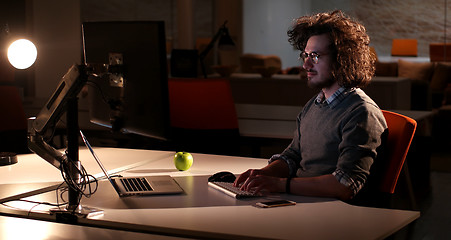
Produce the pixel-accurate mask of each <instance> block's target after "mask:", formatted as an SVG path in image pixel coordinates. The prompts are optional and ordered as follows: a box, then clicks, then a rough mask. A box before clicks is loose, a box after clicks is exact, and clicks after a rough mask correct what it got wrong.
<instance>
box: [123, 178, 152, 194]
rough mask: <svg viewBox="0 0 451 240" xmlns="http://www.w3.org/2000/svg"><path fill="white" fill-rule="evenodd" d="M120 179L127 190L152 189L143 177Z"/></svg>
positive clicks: (140, 190)
mask: <svg viewBox="0 0 451 240" xmlns="http://www.w3.org/2000/svg"><path fill="white" fill-rule="evenodd" d="M120 180H121V183H122V185H123V186H124V188H125V190H126V191H127V192H142V191H153V189H152V187H151V186H150V184H149V183H148V182H147V179H145V178H121V179H120Z"/></svg>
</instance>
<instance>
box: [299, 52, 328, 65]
mask: <svg viewBox="0 0 451 240" xmlns="http://www.w3.org/2000/svg"><path fill="white" fill-rule="evenodd" d="M322 55H327V54H322ZM320 56H321V55H319V54H318V53H316V52H311V53H307V52H301V53H300V54H299V60H301V61H302V62H304V63H305V62H306V61H307V58H310V59H311V60H312V62H313V63H314V64H318V59H319V57H320Z"/></svg>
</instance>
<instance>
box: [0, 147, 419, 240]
mask: <svg viewBox="0 0 451 240" xmlns="http://www.w3.org/2000/svg"><path fill="white" fill-rule="evenodd" d="M96 152H97V155H98V156H99V158H100V159H102V161H103V163H104V165H105V167H106V168H107V169H109V170H113V172H114V171H121V172H122V175H159V174H169V175H171V176H173V177H175V179H176V181H178V182H179V184H180V185H181V186H182V188H184V190H185V194H184V195H172V196H169V195H168V196H152V197H128V198H119V197H118V196H117V194H116V193H115V192H114V190H113V189H112V187H111V185H108V183H107V182H105V181H102V182H101V184H100V186H99V192H97V193H96V194H94V196H92V197H91V198H89V199H83V200H82V204H83V205H86V204H89V205H93V206H94V207H99V208H102V209H103V210H104V214H103V215H100V216H97V217H93V218H88V219H79V224H86V225H89V226H107V227H110V228H114V229H120V230H126V229H128V230H129V231H139V232H146V233H154V234H155V233H161V234H169V235H173V234H175V235H177V236H179V235H182V236H191V237H195V238H199V237H206V238H224V239H242V238H249V239H265V238H266V239H299V237H300V236H302V237H303V238H306V239H382V238H385V237H387V236H389V235H391V234H393V233H394V232H396V231H398V230H399V229H401V228H402V227H404V226H406V225H407V224H409V223H410V222H412V221H414V220H415V219H417V218H418V217H419V212H414V211H402V210H388V209H375V208H364V207H357V206H352V205H349V204H346V203H344V202H341V201H338V200H334V199H326V198H309V197H302V196H293V195H284V194H282V195H275V196H272V198H286V199H291V200H294V201H296V202H297V203H298V204H297V205H296V206H289V207H281V208H274V209H259V208H256V207H253V206H252V204H253V203H254V202H256V201H260V200H262V199H252V200H236V199H233V198H231V197H229V196H227V195H225V194H223V193H221V192H219V191H217V190H215V189H212V188H209V187H208V186H207V184H206V183H207V177H208V176H210V175H211V174H213V173H215V172H218V171H224V170H226V171H231V172H234V173H241V172H242V171H244V170H246V169H248V168H260V167H262V166H264V165H266V160H265V159H257V158H243V157H228V156H216V155H207V154H193V156H194V164H193V166H192V168H191V169H190V170H188V171H185V172H180V171H177V170H176V169H175V167H174V165H173V154H174V153H172V152H164V151H150V150H131V149H112V148H98V149H96ZM89 158H90V155H89V152H88V151H87V150H85V149H82V150H80V159H81V161H82V162H83V165H84V166H85V168H86V169H87V170H88V172H89V173H92V174H95V173H98V172H100V170H99V169H98V167H97V169H96V168H95V166H96V165H95V163H93V160H92V159H89ZM18 160H19V163H17V164H15V165H12V166H9V167H7V168H4V167H2V168H0V180H1V181H2V184H1V185H0V191H1V192H2V193H3V192H4V190H5V189H8V191H10V192H9V193H12V192H13V191H15V188H14V187H13V186H14V185H16V186H20V185H26V184H23V183H24V182H35V183H39V184H45V183H44V182H45V181H52V180H56V181H58V180H59V181H61V178H60V177H58V176H59V172H58V171H57V170H56V169H53V167H51V166H50V165H49V164H48V163H46V162H45V161H44V160H41V159H39V157H37V156H35V155H33V154H29V155H21V156H19V159H18ZM47 165H48V167H47ZM37 169H39V170H38V172H39V173H36V172H37ZM5 183H9V184H6V185H5ZM54 196H55V193H54V192H49V193H47V194H42V195H38V196H34V197H32V198H31V199H35V200H44V199H48V198H51V197H54ZM53 201H55V200H53ZM14 203H16V202H10V203H8V205H10V204H14ZM18 203H20V202H18ZM32 207H33V210H35V209H39V207H36V206H35V204H33V205H31V206H29V209H27V208H25V209H23V210H22V211H19V210H17V209H10V208H7V207H5V206H4V205H2V206H1V207H0V213H1V212H8V213H11V212H17V213H18V214H20V213H22V214H24V215H25V216H26V215H27V214H28V211H29V210H30V209H31V208H32ZM34 207H36V208H34ZM32 215H33V214H32ZM70 231H72V230H70ZM74 231H75V230H74Z"/></svg>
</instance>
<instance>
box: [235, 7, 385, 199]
mask: <svg viewBox="0 0 451 240" xmlns="http://www.w3.org/2000/svg"><path fill="white" fill-rule="evenodd" d="M288 37H289V42H290V43H291V44H292V45H293V46H295V47H296V48H297V49H299V50H300V52H301V53H300V60H301V61H302V62H303V66H302V67H303V68H304V69H305V70H306V71H307V78H308V85H309V86H310V87H312V88H315V89H318V90H320V91H319V94H318V95H317V96H315V97H313V98H312V99H310V100H309V101H308V102H307V103H306V105H305V106H304V107H303V110H302V111H301V113H300V114H299V115H298V117H297V128H296V131H295V133H294V137H293V140H292V142H291V144H290V145H289V146H288V147H287V148H286V149H285V150H284V151H283V152H282V153H281V154H276V155H274V156H272V157H271V159H270V160H269V164H268V165H267V166H265V167H264V168H262V169H249V170H247V171H246V172H244V173H243V174H241V175H240V176H239V177H238V178H237V179H236V181H235V185H236V186H241V189H243V190H247V191H251V190H252V191H269V192H287V193H292V194H297V195H305V196H319V197H332V198H338V199H342V200H350V199H352V198H353V197H354V196H355V195H356V194H357V193H358V192H359V191H360V189H361V188H362V186H363V185H364V184H365V182H366V180H367V178H368V176H369V170H370V167H371V165H372V164H373V162H374V160H375V159H376V157H377V156H378V149H379V147H380V146H381V145H382V138H383V137H382V136H383V133H384V132H385V131H386V129H387V124H386V122H385V118H384V116H383V114H382V112H381V110H380V109H379V107H378V106H377V104H376V103H375V102H374V101H373V100H372V99H371V98H370V97H368V96H367V95H366V94H365V93H364V92H363V90H361V89H360V88H361V87H363V86H365V85H366V84H367V83H368V82H369V81H370V80H371V77H372V76H373V74H374V71H375V68H374V63H375V56H374V55H372V53H371V52H370V48H369V43H370V39H369V36H368V35H367V33H366V30H365V27H364V26H363V25H361V24H360V23H358V22H357V21H355V20H354V19H352V18H350V17H349V16H347V15H345V14H344V13H343V12H341V11H333V12H329V13H319V14H314V15H311V16H304V17H300V18H298V19H297V20H296V22H295V24H294V26H293V27H292V28H291V29H290V30H289V31H288Z"/></svg>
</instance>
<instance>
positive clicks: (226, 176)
mask: <svg viewBox="0 0 451 240" xmlns="http://www.w3.org/2000/svg"><path fill="white" fill-rule="evenodd" d="M235 179H236V177H235V175H234V174H233V173H231V172H217V173H215V174H213V175H212V176H210V177H209V178H208V181H209V182H234V181H235Z"/></svg>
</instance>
